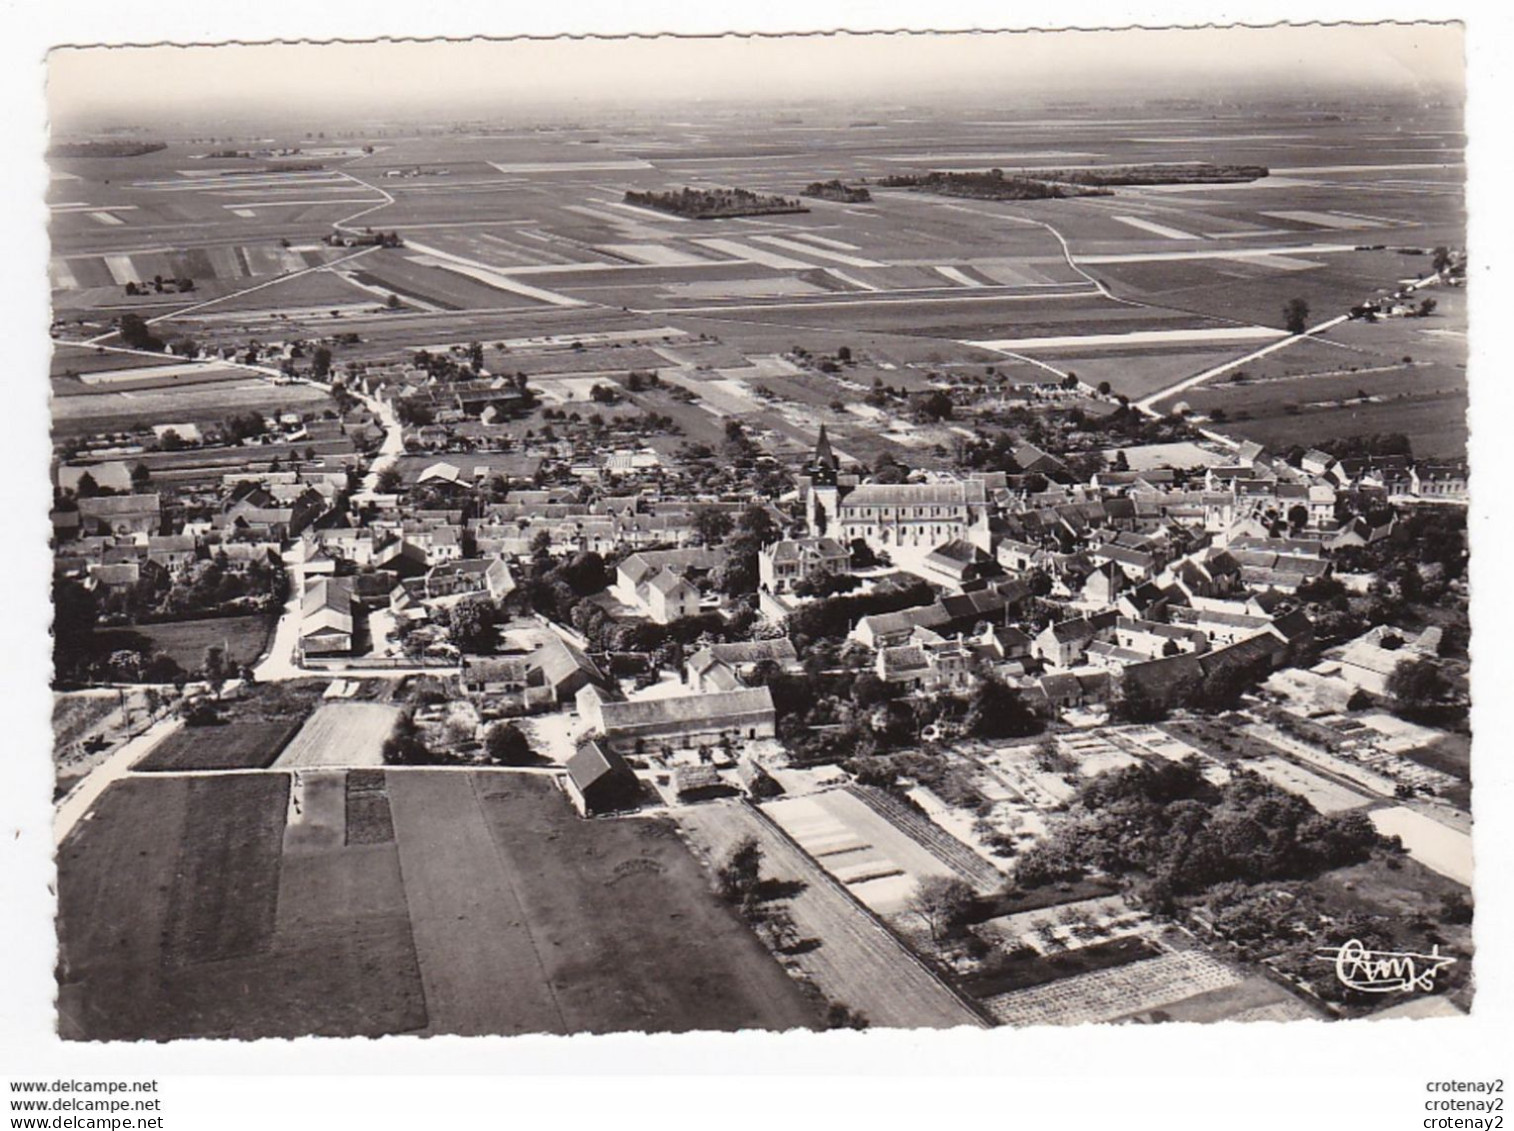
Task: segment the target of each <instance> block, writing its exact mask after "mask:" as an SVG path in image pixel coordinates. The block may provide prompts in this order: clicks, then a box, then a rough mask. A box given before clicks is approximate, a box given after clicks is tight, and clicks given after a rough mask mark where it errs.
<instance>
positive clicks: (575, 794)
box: [563, 741, 641, 817]
mask: <svg viewBox="0 0 1514 1131" xmlns="http://www.w3.org/2000/svg"><path fill="white" fill-rule="evenodd" d="M563 785H564V788H566V790H567V793H568V797H569V799H570V800H572V802H573V807H574V808H575V809H577V810H578V811H579V813H580V814H582V815H583V816H585V817H591V816H593V815H594V814H595V813H612V812H615V811H616V810H620V809H631V808H634V807H635V806H636V804H637V802H638V801H639V799H640V797H641V782H639V781H637V780H636V774H635V773H634V772H633V771H632V769H631V767H630V766H629V765H627V764H626V760H625V759H624V758H622V757H621V756H620V755H619V754H617V753H616V752H615V751H614V750H609V749H606V748H605V747H603V746H601V745H600V744H599V743H597V742H592V741H591V742H586V743H584V744H583V745H582V746H580V747H579V748H578V750H577V751H576V752H575V753H574V755H573V757H571V758H569V759H568V776H567V777H566V779H564V782H563Z"/></svg>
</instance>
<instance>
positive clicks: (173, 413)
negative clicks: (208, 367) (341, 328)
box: [52, 378, 331, 459]
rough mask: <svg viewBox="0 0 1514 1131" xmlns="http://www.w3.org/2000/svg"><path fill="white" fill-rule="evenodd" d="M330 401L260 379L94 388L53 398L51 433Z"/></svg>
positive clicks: (200, 420) (205, 419) (215, 417)
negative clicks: (131, 388)
mask: <svg viewBox="0 0 1514 1131" xmlns="http://www.w3.org/2000/svg"><path fill="white" fill-rule="evenodd" d="M330 405H331V399H330V398H329V397H328V396H327V395H326V394H325V393H324V392H322V391H321V390H319V389H312V388H310V387H309V386H305V385H286V386H278V385H273V384H270V383H269V382H268V381H265V380H263V379H261V378H258V379H252V380H246V381H242V382H236V383H233V382H227V381H217V382H213V383H211V384H194V385H190V386H189V387H187V388H183V389H175V388H160V389H152V390H141V391H137V392H125V393H121V392H97V393H91V394H90V395H89V396H65V397H59V398H57V399H55V400H54V401H53V406H52V413H53V434H54V435H55V436H80V435H87V434H90V433H96V432H115V431H126V430H129V429H131V428H134V427H137V426H139V425H144V424H149V425H150V424H165V423H175V422H189V423H194V424H202V425H203V424H215V423H218V422H219V421H222V420H225V419H226V417H227V416H229V415H230V414H231V413H234V412H246V411H248V410H251V409H256V410H257V411H259V412H270V411H273V412H281V411H291V412H294V411H302V410H303V411H311V410H314V409H324V408H328V407H330ZM265 454H266V453H265ZM242 458H244V459H245V456H244V457H242Z"/></svg>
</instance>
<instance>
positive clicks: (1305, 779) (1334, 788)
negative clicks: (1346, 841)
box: [1250, 758, 1371, 813]
mask: <svg viewBox="0 0 1514 1131" xmlns="http://www.w3.org/2000/svg"><path fill="white" fill-rule="evenodd" d="M1250 765H1251V768H1252V769H1254V770H1255V771H1256V772H1257V773H1259V774H1261V775H1262V777H1264V778H1266V779H1267V780H1268V781H1270V782H1272V783H1274V784H1275V785H1279V786H1281V787H1282V788H1283V789H1286V790H1287V791H1288V792H1289V793H1296V794H1298V795H1299V796H1300V797H1302V798H1304V799H1305V800H1306V801H1308V802H1309V804H1311V805H1313V806H1314V807H1315V808H1316V809H1318V810H1319V811H1320V812H1321V813H1339V812H1341V811H1342V810H1345V809H1360V808H1361V807H1362V806H1363V805H1367V804H1369V803H1370V802H1371V798H1369V797H1363V796H1362V795H1361V794H1360V793H1357V792H1355V791H1354V790H1350V789H1347V788H1346V787H1345V786H1342V785H1336V784H1335V783H1334V782H1332V781H1330V780H1329V779H1327V778H1322V777H1320V775H1319V774H1314V773H1310V772H1309V771H1308V770H1305V769H1303V768H1301V767H1299V766H1295V765H1294V764H1293V763H1292V762H1288V761H1285V760H1283V759H1282V758H1263V759H1261V760H1259V761H1256V762H1253V763H1251V764H1250Z"/></svg>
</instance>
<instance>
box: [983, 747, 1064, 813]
mask: <svg viewBox="0 0 1514 1131" xmlns="http://www.w3.org/2000/svg"><path fill="white" fill-rule="evenodd" d="M983 761H984V763H985V764H986V765H987V766H988V767H989V768H990V770H991V771H992V772H993V773H994V775H995V776H996V777H997V778H999V780H1000V781H1001V782H1003V784H1004V785H1006V786H1008V787H1009V788H1010V789H1011V790H1013V791H1014V792H1015V793H1016V794H1017V795H1018V796H1020V797H1021V798H1023V799H1024V800H1025V801H1027V802H1028V803H1029V804H1030V805H1032V806H1033V807H1034V808H1036V809H1038V810H1046V809H1055V808H1056V807H1057V806H1059V805H1063V804H1066V803H1067V802H1068V801H1071V800H1072V798H1073V795H1074V794H1076V793H1077V787H1076V786H1074V785H1069V784H1068V783H1067V782H1065V781H1063V780H1062V778H1061V776H1060V775H1058V774H1049V773H1046V772H1045V771H1044V770H1038V769H1037V768H1036V765H1035V748H1034V747H1031V746H1010V747H1003V748H1001V749H998V750H995V751H993V752H992V753H989V754H986V755H984V757H983Z"/></svg>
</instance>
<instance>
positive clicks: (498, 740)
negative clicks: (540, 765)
mask: <svg viewBox="0 0 1514 1131" xmlns="http://www.w3.org/2000/svg"><path fill="white" fill-rule="evenodd" d="M484 752H485V753H486V754H488V756H489V760H490V761H491V762H495V763H497V764H498V765H501V766H529V765H532V764H533V763H535V762H536V761H537V757H536V751H534V750H532V749H531V740H530V739H528V738H527V737H526V735H525V732H524V731H522V730H521V729H520V727H518V726H516V725H515V724H514V723H495V724H494V725H493V726H492V727H490V728H489V730H488V732H487V733H486V734H485V735H484Z"/></svg>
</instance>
